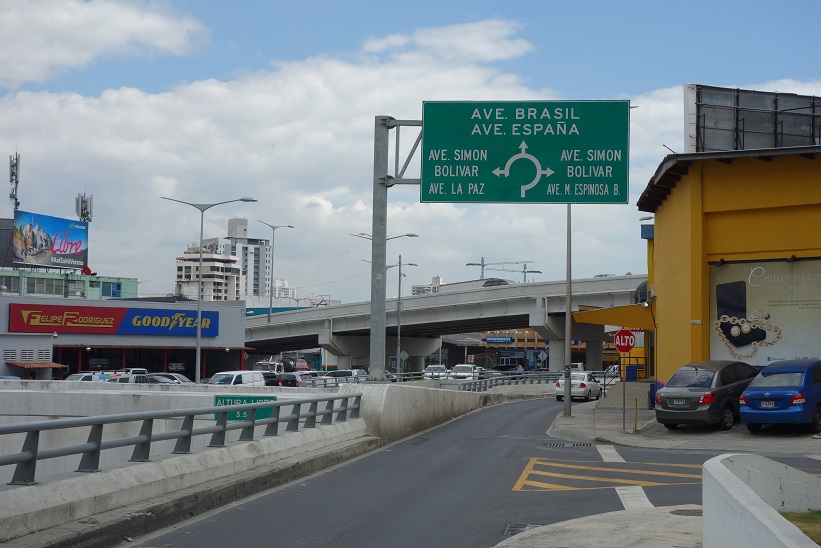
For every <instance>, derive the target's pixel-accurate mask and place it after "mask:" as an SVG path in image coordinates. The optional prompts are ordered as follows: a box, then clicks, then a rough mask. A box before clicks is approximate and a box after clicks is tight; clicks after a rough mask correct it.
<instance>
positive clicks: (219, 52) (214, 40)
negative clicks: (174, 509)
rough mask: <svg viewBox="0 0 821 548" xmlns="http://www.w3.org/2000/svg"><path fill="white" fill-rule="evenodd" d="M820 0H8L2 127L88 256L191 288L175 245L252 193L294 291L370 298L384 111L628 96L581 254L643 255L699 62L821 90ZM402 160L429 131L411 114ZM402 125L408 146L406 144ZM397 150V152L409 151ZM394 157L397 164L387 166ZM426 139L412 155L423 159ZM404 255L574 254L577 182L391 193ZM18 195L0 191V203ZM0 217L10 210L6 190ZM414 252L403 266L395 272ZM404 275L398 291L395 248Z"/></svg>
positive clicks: (586, 218)
mask: <svg viewBox="0 0 821 548" xmlns="http://www.w3.org/2000/svg"><path fill="white" fill-rule="evenodd" d="M820 16H821V3H819V2H817V1H815V0H796V1H788V2H784V3H781V4H779V5H778V6H775V5H774V4H772V2H763V1H759V0H748V1H743V2H742V1H726V2H714V1H710V2H707V1H702V0H694V1H691V2H686V3H682V2H676V3H672V2H658V1H657V0H656V1H652V2H651V1H643V0H638V1H631V2H612V1H605V0H602V1H593V0H579V1H574V2H554V1H546V0H545V1H540V0H532V1H517V0H509V1H507V2H504V3H502V2H498V1H484V0H478V1H477V0H473V1H451V2H441V1H438V2H433V1H429V0H417V1H415V2H402V3H399V2H384V1H380V2H376V1H371V0H365V1H357V2H350V1H341V0H340V1H331V0H326V1H308V0H306V1H304V2H284V1H277V0H268V1H264V0H246V1H241V2H231V3H228V2H224V1H216V0H157V1H141V0H133V1H112V0H89V1H81V0H3V2H2V3H0V28H2V29H3V32H2V33H0V151H2V152H3V153H5V154H7V155H12V154H15V153H16V154H19V155H20V173H19V179H20V185H19V189H18V198H19V200H20V209H22V210H25V211H33V212H37V213H41V214H45V215H52V216H55V217H64V218H69V219H75V218H77V216H76V214H75V205H74V204H75V198H76V196H77V195H78V194H86V195H93V207H94V209H93V218H92V221H91V223H90V226H89V235H88V240H89V266H90V267H91V269H92V270H93V271H94V272H97V273H98V274H99V275H104V276H123V277H131V278H137V279H138V281H139V282H140V283H139V293H140V295H141V296H143V295H163V294H169V293H172V292H173V291H174V277H175V272H176V265H175V258H176V257H179V256H181V255H182V253H183V252H184V250H185V249H186V247H187V246H188V245H191V244H195V243H196V242H198V240H199V236H200V234H199V221H200V212H199V211H198V210H197V209H195V208H194V207H190V206H187V205H185V204H180V203H175V202H173V201H168V200H163V199H161V197H170V198H174V199H177V200H182V201H185V202H192V203H202V204H207V203H215V202H222V201H228V200H234V199H238V198H241V197H245V196H248V197H253V198H256V199H257V200H258V201H257V202H255V203H241V202H234V203H228V204H223V205H219V206H215V207H213V208H211V209H209V210H207V211H206V213H205V216H204V231H203V236H204V237H205V238H215V237H220V238H223V237H225V236H227V226H228V218H229V217H246V218H247V219H248V235H249V237H251V238H270V237H271V233H272V232H271V229H270V228H268V227H267V226H265V225H264V224H262V223H261V222H259V221H263V222H265V223H268V224H271V225H293V226H294V227H295V228H294V229H293V230H290V229H282V230H277V231H276V239H275V251H276V256H275V264H274V271H275V277H277V278H283V279H285V280H287V281H288V283H289V285H290V286H291V287H295V288H297V294H298V296H299V297H300V298H302V297H311V296H313V297H314V298H324V299H331V300H341V301H342V302H359V301H367V300H368V299H369V298H370V274H369V268H370V267H369V265H368V264H367V263H366V261H368V260H370V258H371V251H370V244H369V242H368V241H367V240H365V239H362V238H357V237H353V236H352V235H351V234H358V233H366V234H370V233H371V232H372V224H371V223H372V185H373V162H374V119H375V117H376V116H380V115H388V116H393V117H394V118H397V119H403V120H419V119H421V116H422V104H423V102H424V101H471V100H475V101H532V100H629V101H630V106H631V107H632V108H631V113H630V169H629V179H630V180H629V184H630V187H629V188H630V192H629V194H630V195H629V203H628V204H592V205H574V206H572V222H571V238H570V239H571V242H572V262H571V265H572V275H573V278H589V277H593V276H595V275H597V274H626V273H628V272H630V273H633V274H641V273H646V272H647V264H646V242H645V241H643V240H641V238H640V221H639V219H641V218H642V217H644V216H646V215H647V214H646V213H644V212H640V211H638V209H637V208H636V201H637V199H638V197H639V196H640V194H641V192H642V191H643V190H644V188H645V187H646V185H647V183H648V181H649V180H650V178H651V176H652V174H653V173H654V172H655V170H656V168H657V167H658V165H659V164H660V163H661V161H662V160H663V158H664V156H665V155H666V154H668V153H669V152H670V150H673V151H675V152H685V150H684V106H683V86H684V84H687V83H694V84H703V85H711V86H722V87H731V88H743V89H755V90H762V91H779V92H789V93H799V94H812V95H821V82H819V78H820V77H821V60H819V57H818V55H817V49H818V48H817V21H818V20H819V18H820ZM401 135H402V136H401V139H400V144H401V146H400V155H399V156H400V159H401V162H402V163H404V161H405V159H406V157H407V154H408V151H409V149H410V144H411V143H412V141H413V139H414V136H413V130H412V128H404V129H403V132H402V134H401ZM392 147H393V145H391V151H392V152H391V154H393V148H392ZM390 165H391V166H393V165H394V159H393V157H391V159H390ZM391 170H392V167H391ZM419 170H420V159H419V153H418V152H417V153H416V155H415V156H413V157H411V160H410V162H409V168H408V172H407V173H406V176H408V177H414V176H416V177H418V174H419ZM388 200H389V202H388V236H395V235H401V234H407V233H416V234H418V235H419V237H418V238H405V237H400V238H395V239H392V240H390V241H389V242H388V244H387V256H388V261H387V262H388V264H389V265H390V264H396V263H398V261H399V255H401V256H402V261H403V263H415V264H416V265H418V266H415V267H406V268H403V274H404V275H405V277H404V279H403V281H402V290H403V291H402V292H403V294H404V295H408V294H409V293H410V289H409V288H410V285H412V284H425V283H429V282H430V281H431V278H432V277H434V276H441V277H442V278H443V279H444V281H445V282H457V281H464V280H471V279H477V278H479V274H480V271H479V267H476V266H467V263H478V262H481V260H482V258H484V261H485V262H486V263H492V264H493V266H488V267H486V270H485V276H486V277H490V276H498V277H503V278H508V279H511V280H514V281H519V282H521V281H522V279H523V270H524V265H525V264H526V265H527V269H528V270H530V271H539V272H538V273H537V272H532V273H529V274H527V281H550V280H562V279H564V278H565V275H566V260H565V255H566V241H567V234H566V227H567V218H566V209H567V208H566V206H565V205H562V204H453V203H441V204H430V203H420V197H419V187H418V186H414V185H397V186H394V187H392V188H391V189H390V190H389V193H388ZM0 207H2V206H0ZM5 208H6V209H5V212H4V213H3V212H0V217H8V218H11V217H12V216H13V209H14V206H13V204H12V203H11V200H8V201H7V202H6V203H5ZM394 273H396V274H394ZM387 281H388V284H387V292H388V295H389V296H395V295H396V293H397V286H398V281H399V280H398V270H390V271H389V274H388V277H387Z"/></svg>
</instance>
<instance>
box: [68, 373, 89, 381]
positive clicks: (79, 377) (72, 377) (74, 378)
mask: <svg viewBox="0 0 821 548" xmlns="http://www.w3.org/2000/svg"><path fill="white" fill-rule="evenodd" d="M83 378H85V375H81V374H76V373H75V374H74V375H69V376H68V377H66V380H67V381H81V380H83Z"/></svg>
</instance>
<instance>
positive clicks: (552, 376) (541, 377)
mask: <svg viewBox="0 0 821 548" xmlns="http://www.w3.org/2000/svg"><path fill="white" fill-rule="evenodd" d="M561 377H562V373H561V372H559V371H552V372H540V373H520V374H518V375H505V376H502V377H494V378H491V379H480V380H468V381H462V382H460V383H459V387H458V390H463V391H468V392H484V391H486V390H487V389H488V388H493V387H494V386H507V385H513V384H553V383H555V382H557V381H558V380H559V379H560V378H561Z"/></svg>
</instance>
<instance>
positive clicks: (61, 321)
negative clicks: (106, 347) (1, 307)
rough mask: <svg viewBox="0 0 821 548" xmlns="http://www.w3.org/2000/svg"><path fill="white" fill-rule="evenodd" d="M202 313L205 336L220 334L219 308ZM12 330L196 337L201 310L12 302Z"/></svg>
mask: <svg viewBox="0 0 821 548" xmlns="http://www.w3.org/2000/svg"><path fill="white" fill-rule="evenodd" d="M200 317H201V318H202V324H201V329H200V333H201V334H202V336H203V337H216V336H217V335H219V312H216V311H207V312H206V311H202V312H201V313H200ZM9 332H11V333H89V334H97V335H166V336H168V335H170V336H174V337H195V336H196V335H197V311H196V310H168V309H160V308H118V307H111V308H109V307H101V306H62V305H45V304H43V305H41V304H20V303H11V304H9Z"/></svg>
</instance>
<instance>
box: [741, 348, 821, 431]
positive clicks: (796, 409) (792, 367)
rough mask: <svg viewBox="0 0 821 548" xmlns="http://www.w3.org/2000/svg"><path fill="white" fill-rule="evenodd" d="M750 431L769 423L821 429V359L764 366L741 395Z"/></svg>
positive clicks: (788, 361) (812, 429) (745, 421)
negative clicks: (801, 425)
mask: <svg viewBox="0 0 821 548" xmlns="http://www.w3.org/2000/svg"><path fill="white" fill-rule="evenodd" d="M739 400H740V403H741V408H740V411H741V420H742V421H744V423H745V424H746V425H747V430H749V431H750V432H753V433H755V432H759V431H760V430H761V427H762V426H763V425H765V424H805V425H807V426H808V427H809V429H810V430H811V431H812V432H821V360H785V361H782V362H776V363H774V364H772V365H769V366H767V367H765V368H764V369H762V370H761V371H760V372H759V373H758V375H756V377H755V378H754V379H753V381H752V382H751V383H750V385H749V386H748V387H747V389H746V390H744V392H743V393H742V394H741V398H739Z"/></svg>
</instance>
